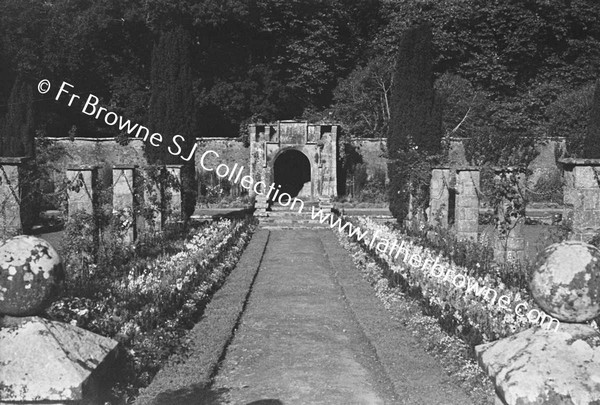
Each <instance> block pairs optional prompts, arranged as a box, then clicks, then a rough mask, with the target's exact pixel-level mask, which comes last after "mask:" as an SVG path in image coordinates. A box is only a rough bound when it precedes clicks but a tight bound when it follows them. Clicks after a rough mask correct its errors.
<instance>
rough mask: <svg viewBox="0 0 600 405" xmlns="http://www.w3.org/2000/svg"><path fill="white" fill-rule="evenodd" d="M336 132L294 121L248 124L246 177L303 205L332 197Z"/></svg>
mask: <svg viewBox="0 0 600 405" xmlns="http://www.w3.org/2000/svg"><path fill="white" fill-rule="evenodd" d="M338 129H339V126H338V125H321V124H309V123H308V122H298V121H277V122H275V123H269V124H251V125H250V126H249V133H250V175H251V176H253V178H254V181H255V182H263V183H264V184H266V185H267V187H268V185H270V184H272V183H275V184H277V185H281V192H285V193H288V194H290V195H291V196H292V197H296V196H298V197H299V198H301V199H303V200H304V201H318V200H319V199H328V198H332V197H336V196H337V195H338V193H337V185H338V182H337V140H338ZM263 191H264V190H263Z"/></svg>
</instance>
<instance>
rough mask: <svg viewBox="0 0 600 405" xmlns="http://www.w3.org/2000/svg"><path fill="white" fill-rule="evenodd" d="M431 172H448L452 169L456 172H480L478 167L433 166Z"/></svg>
mask: <svg viewBox="0 0 600 405" xmlns="http://www.w3.org/2000/svg"><path fill="white" fill-rule="evenodd" d="M431 169H432V170H450V169H453V170H455V171H457V172H476V171H479V170H481V167H479V166H434V167H432V168H431Z"/></svg>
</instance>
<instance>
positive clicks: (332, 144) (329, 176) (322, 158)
mask: <svg viewBox="0 0 600 405" xmlns="http://www.w3.org/2000/svg"><path fill="white" fill-rule="evenodd" d="M323 127H327V129H329V128H328V127H329V126H325V125H321V128H323ZM337 129H338V127H337V125H331V132H325V133H323V134H322V135H321V141H322V142H323V148H322V149H321V150H320V151H319V170H320V172H321V173H320V176H319V179H318V180H319V181H320V182H321V185H322V186H321V188H320V189H318V193H319V197H321V198H333V197H336V196H337ZM321 131H322V129H321ZM311 177H313V178H314V177H315V176H313V175H312V174H311Z"/></svg>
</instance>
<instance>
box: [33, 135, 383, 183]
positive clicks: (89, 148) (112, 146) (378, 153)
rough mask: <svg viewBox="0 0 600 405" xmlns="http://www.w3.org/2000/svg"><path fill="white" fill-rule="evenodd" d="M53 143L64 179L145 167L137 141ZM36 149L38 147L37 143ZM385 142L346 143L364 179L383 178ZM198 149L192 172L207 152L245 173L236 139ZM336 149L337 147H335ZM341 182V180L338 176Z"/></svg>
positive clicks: (243, 150) (246, 158)
mask: <svg viewBox="0 0 600 405" xmlns="http://www.w3.org/2000/svg"><path fill="white" fill-rule="evenodd" d="M45 140H46V141H53V142H52V144H53V148H55V149H56V150H57V151H59V153H58V154H59V155H60V156H61V157H60V158H59V159H58V160H57V161H55V165H56V167H57V169H58V170H59V171H60V172H61V173H62V175H63V176H65V175H66V172H67V169H68V167H69V166H74V165H75V166H76V165H101V166H113V165H137V166H139V167H143V166H146V165H147V160H146V158H145V156H144V148H143V145H144V142H143V141H142V140H141V139H135V138H134V139H131V140H130V142H129V143H128V144H127V145H120V144H118V143H117V142H116V141H115V139H114V138H78V137H76V138H73V139H71V138H45ZM37 141H38V142H37V143H38V147H39V144H40V143H41V141H40V140H37ZM386 141H387V139H385V138H355V139H352V140H351V141H350V143H351V144H352V145H353V146H354V147H355V148H356V151H357V152H358V153H359V155H360V156H361V158H360V159H361V160H362V162H363V163H364V164H365V167H366V170H367V175H368V177H369V179H372V178H373V176H375V175H376V173H377V172H383V173H385V174H386V178H387V161H386V159H384V158H383V153H384V150H385V148H386V144H387V142H386ZM197 142H198V148H197V149H196V154H195V164H196V172H197V173H198V174H200V175H201V176H202V175H207V172H206V171H205V170H203V169H202V168H201V166H200V158H201V156H202V155H203V154H204V153H205V152H206V151H208V150H212V151H215V152H216V153H218V155H219V156H218V157H217V156H215V155H214V154H212V153H211V154H210V155H208V156H207V157H206V159H205V165H206V166H207V167H216V166H217V165H219V164H221V163H224V164H225V165H227V166H229V167H233V166H234V165H235V164H236V163H237V164H238V167H240V166H244V168H245V169H244V173H249V164H250V147H247V146H245V145H244V144H243V142H241V141H240V140H239V139H237V138H197ZM338 146H339V145H338ZM342 178H343V176H342Z"/></svg>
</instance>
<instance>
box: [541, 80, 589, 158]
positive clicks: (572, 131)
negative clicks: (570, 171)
mask: <svg viewBox="0 0 600 405" xmlns="http://www.w3.org/2000/svg"><path fill="white" fill-rule="evenodd" d="M593 94H594V86H593V84H588V85H586V86H583V87H581V88H579V89H577V90H573V91H568V92H565V93H563V94H561V95H560V96H558V98H557V99H556V101H554V102H553V103H552V104H550V105H549V106H548V109H547V114H548V118H549V124H548V135H549V136H557V137H559V136H560V137H565V138H566V139H567V148H566V149H567V153H568V154H569V155H571V156H576V157H583V149H584V138H585V135H586V133H587V126H588V123H589V118H590V117H589V114H590V110H591V106H592V99H593Z"/></svg>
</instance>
